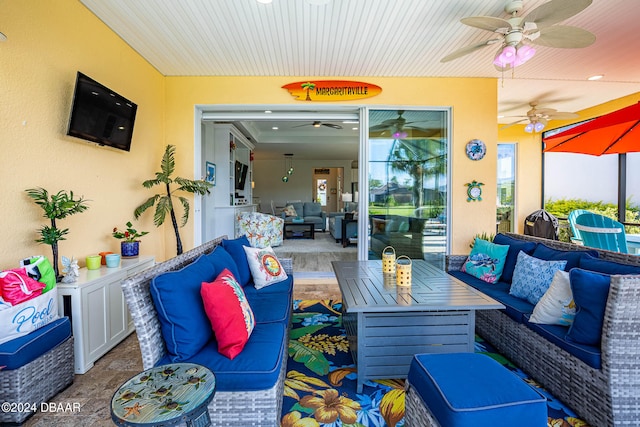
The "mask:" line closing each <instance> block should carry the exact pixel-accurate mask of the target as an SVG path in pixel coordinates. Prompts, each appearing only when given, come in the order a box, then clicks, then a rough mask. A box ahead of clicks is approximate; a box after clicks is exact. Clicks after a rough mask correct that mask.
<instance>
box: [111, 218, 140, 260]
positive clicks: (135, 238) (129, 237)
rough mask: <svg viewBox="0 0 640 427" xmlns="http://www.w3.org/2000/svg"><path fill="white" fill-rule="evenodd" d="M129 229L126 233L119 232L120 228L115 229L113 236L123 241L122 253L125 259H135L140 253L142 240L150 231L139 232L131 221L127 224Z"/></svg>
mask: <svg viewBox="0 0 640 427" xmlns="http://www.w3.org/2000/svg"><path fill="white" fill-rule="evenodd" d="M126 226H127V228H126V229H125V231H120V230H118V227H114V228H113V232H112V233H111V235H112V236H113V237H115V238H116V239H121V240H122V241H121V242H120V252H121V254H122V256H123V257H134V256H138V254H139V253H140V238H141V237H142V236H144V235H145V234H149V232H148V231H138V230H136V229H135V228H133V224H132V223H131V221H129V222H127V223H126Z"/></svg>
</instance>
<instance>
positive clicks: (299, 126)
mask: <svg viewBox="0 0 640 427" xmlns="http://www.w3.org/2000/svg"><path fill="white" fill-rule="evenodd" d="M302 126H311V123H305V124H303V125H298V126H291V129H293V128H301V127H302Z"/></svg>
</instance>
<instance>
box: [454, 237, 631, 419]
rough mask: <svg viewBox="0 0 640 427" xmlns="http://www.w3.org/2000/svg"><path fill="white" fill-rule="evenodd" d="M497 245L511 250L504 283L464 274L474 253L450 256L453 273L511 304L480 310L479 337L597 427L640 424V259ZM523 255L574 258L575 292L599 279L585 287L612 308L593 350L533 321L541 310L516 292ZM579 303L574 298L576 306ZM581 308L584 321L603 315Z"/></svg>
mask: <svg viewBox="0 0 640 427" xmlns="http://www.w3.org/2000/svg"><path fill="white" fill-rule="evenodd" d="M494 243H496V244H499V245H508V252H507V255H506V262H505V264H504V270H503V272H502V276H501V278H500V279H499V281H498V282H497V283H487V282H486V281H483V280H480V279H478V278H476V277H475V276H472V275H471V274H468V273H467V272H463V271H462V267H463V265H465V264H466V265H468V264H467V263H466V261H467V256H459V255H455V256H448V257H447V266H446V268H447V271H448V272H449V274H451V275H452V276H454V277H456V278H458V279H460V280H462V281H464V282H465V283H467V284H468V285H470V286H472V287H474V288H476V289H478V290H480V291H481V292H483V293H485V294H486V295H488V296H490V297H492V298H494V299H496V300H498V301H500V302H501V303H502V304H504V305H505V309H503V310H481V311H478V312H477V313H476V331H477V333H478V334H479V335H480V336H482V337H483V338H484V339H485V340H487V341H488V342H490V343H491V344H492V345H494V346H495V347H496V348H497V349H498V351H499V352H500V353H502V354H503V355H504V356H505V357H507V358H508V359H510V360H511V361H512V362H514V363H515V364H516V365H518V366H520V367H521V368H522V369H523V370H524V371H525V372H527V373H528V374H529V375H531V377H533V378H534V379H535V380H536V381H538V382H539V383H540V384H541V385H542V386H543V387H545V388H546V389H547V390H548V391H549V392H551V393H552V394H553V395H555V396H556V397H557V398H559V399H560V400H561V401H562V402H564V403H565V404H567V405H568V406H569V407H570V408H572V409H573V410H574V411H575V412H576V413H577V414H578V415H579V416H580V417H581V418H583V419H584V420H586V421H587V422H588V423H589V424H590V425H593V426H621V425H637V422H638V420H639V419H640V309H639V305H640V256H636V255H628V254H621V253H617V252H610V251H605V250H596V249H593V248H588V247H584V246H578V245H575V244H570V243H563V242H559V241H553V240H547V239H543V238H538V237H533V236H525V235H517V234H512V233H504V234H502V233H500V234H498V235H496V237H495V238H494ZM521 252H524V253H526V254H528V255H530V256H532V257H534V258H538V259H542V260H547V261H548V260H558V261H564V260H566V262H567V263H566V266H565V267H564V270H565V271H569V272H570V273H569V274H570V277H571V282H572V283H571V287H572V289H574V290H575V288H574V283H573V281H574V277H587V278H589V277H592V278H594V281H583V283H584V284H586V285H587V286H586V287H584V288H583V289H587V291H588V292H585V291H583V292H585V294H588V295H589V298H594V299H595V301H592V302H590V304H593V303H595V304H596V305H599V306H601V307H603V309H604V318H603V320H602V318H601V320H600V321H601V322H602V329H601V332H600V331H599V329H598V328H597V327H595V328H591V330H590V333H591V334H592V335H593V334H595V338H596V339H597V338H599V341H600V343H599V344H593V345H587V344H585V343H579V341H576V340H573V339H572V338H571V336H569V328H570V327H569V326H561V325H558V324H543V323H534V322H532V321H530V320H532V313H533V310H534V307H536V306H534V305H533V304H531V303H530V302H529V301H527V300H524V299H521V298H518V297H516V296H514V295H511V294H510V293H509V290H510V287H511V285H512V283H511V281H512V279H513V277H514V269H515V265H516V262H517V259H518V256H519V254H520V253H521ZM523 258H524V257H523ZM534 261H535V260H534ZM536 262H538V261H536ZM535 273H536V271H533V274H535ZM518 275H519V278H521V277H527V276H522V275H520V273H518ZM575 275H577V276H575ZM603 275H604V276H603ZM607 275H609V276H610V282H609V276H607ZM602 277H604V279H605V280H606V282H605V283H607V284H608V293H607V288H606V285H605V287H602V285H600V287H599V288H596V283H597V282H596V281H595V279H596V278H597V280H601V279H600V278H602ZM554 280H555V279H554ZM519 282H522V280H519ZM584 284H583V285H582V286H584ZM596 289H601V290H600V291H599V292H600V293H601V297H600V296H598V297H596V295H598V294H597V293H596ZM583 298H584V297H583ZM603 299H606V302H605V301H603ZM576 300H577V294H575V293H574V294H573V301H576ZM605 304H606V305H605ZM576 306H578V309H577V313H578V314H576V319H577V316H578V315H579V313H580V312H581V311H582V312H583V314H582V315H585V314H586V315H589V316H596V315H595V314H594V313H595V312H596V311H597V310H596V311H592V308H591V307H589V306H588V305H587V304H586V303H585V304H582V305H579V304H578V303H577V302H576ZM600 316H602V313H600ZM595 324H597V322H596V323H594V325H595ZM574 326H575V321H574ZM582 326H584V323H582ZM598 334H599V335H598Z"/></svg>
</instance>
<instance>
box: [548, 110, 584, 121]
mask: <svg viewBox="0 0 640 427" xmlns="http://www.w3.org/2000/svg"><path fill="white" fill-rule="evenodd" d="M578 117H580V116H579V115H578V114H576V113H566V112H562V111H558V112H557V113H553V114H549V119H551V120H569V119H577V118H578Z"/></svg>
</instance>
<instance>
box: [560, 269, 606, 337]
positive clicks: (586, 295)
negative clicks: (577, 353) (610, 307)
mask: <svg viewBox="0 0 640 427" xmlns="http://www.w3.org/2000/svg"><path fill="white" fill-rule="evenodd" d="M569 280H570V281H571V292H572V293H573V301H574V302H575V304H576V317H575V319H574V320H573V325H571V327H570V328H569V332H568V333H567V339H568V340H570V341H573V342H576V343H579V344H587V345H599V344H600V337H601V335H602V324H603V323H604V312H605V309H606V307H607V299H608V297H609V286H610V282H611V276H609V275H608V274H603V273H594V272H593V271H588V270H582V269H580V268H574V269H573V270H571V271H570V272H569Z"/></svg>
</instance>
